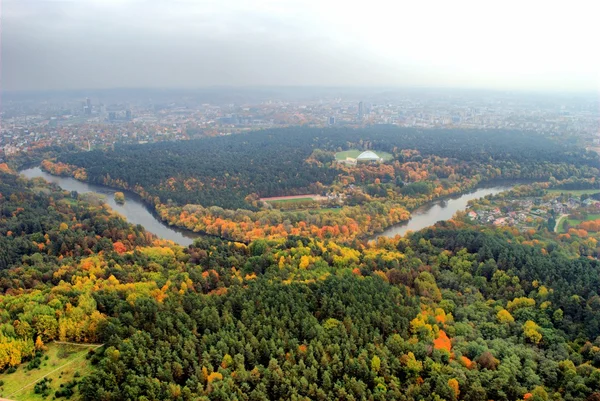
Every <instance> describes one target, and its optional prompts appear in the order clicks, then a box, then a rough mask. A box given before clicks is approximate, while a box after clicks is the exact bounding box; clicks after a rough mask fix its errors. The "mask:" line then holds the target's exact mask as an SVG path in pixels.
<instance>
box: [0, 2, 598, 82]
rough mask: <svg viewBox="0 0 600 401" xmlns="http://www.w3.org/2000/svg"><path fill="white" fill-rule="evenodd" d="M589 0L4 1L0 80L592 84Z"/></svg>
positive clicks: (594, 48)
mask: <svg viewBox="0 0 600 401" xmlns="http://www.w3.org/2000/svg"><path fill="white" fill-rule="evenodd" d="M596 3H597V2H596V1H594V0H588V1H580V0H571V1H569V2H566V1H557V0H543V1H538V0H503V1H482V0H451V1H450V0H442V1H436V0H421V1H414V0H409V1H404V0H395V1H394V0H385V1H382V0H289V1H274V0H248V1H246V0H214V1H213V0H162V1H159V0H2V2H1V9H0V12H1V18H2V31H1V47H0V56H1V80H0V85H1V88H2V90H3V91H22V90H71V89H92V88H127V87H132V88H134V87H135V88H199V87H205V86H221V85H229V86H281V85H284V86H308V85H310V86H354V87H368V86H378V87H428V88H477V89H500V90H528V91H529V90H534V91H561V92H565V91H566V92H583V91H585V92H591V91H594V92H597V91H599V90H600V52H599V51H598V49H599V48H600V46H599V43H598V42H599V41H600V24H599V23H598V5H597V4H596Z"/></svg>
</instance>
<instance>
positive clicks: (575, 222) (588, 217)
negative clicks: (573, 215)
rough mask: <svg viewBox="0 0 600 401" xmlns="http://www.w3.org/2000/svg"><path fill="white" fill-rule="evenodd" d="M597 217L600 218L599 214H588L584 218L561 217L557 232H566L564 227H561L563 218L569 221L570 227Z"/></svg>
mask: <svg viewBox="0 0 600 401" xmlns="http://www.w3.org/2000/svg"><path fill="white" fill-rule="evenodd" d="M598 219H600V214H588V216H587V219H585V220H578V219H570V218H568V217H565V218H564V219H561V221H560V222H559V223H558V232H559V233H561V234H563V233H565V232H566V231H565V229H564V228H563V224H564V222H565V220H566V221H568V222H569V225H570V226H571V227H575V226H577V225H578V224H581V223H582V222H584V221H590V220H598Z"/></svg>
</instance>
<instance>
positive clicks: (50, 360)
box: [0, 343, 99, 401]
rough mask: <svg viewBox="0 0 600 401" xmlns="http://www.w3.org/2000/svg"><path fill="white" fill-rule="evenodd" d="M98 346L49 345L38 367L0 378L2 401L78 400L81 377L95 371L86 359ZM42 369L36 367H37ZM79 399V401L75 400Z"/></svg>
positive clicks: (33, 363) (21, 368) (28, 366)
mask: <svg viewBox="0 0 600 401" xmlns="http://www.w3.org/2000/svg"><path fill="white" fill-rule="evenodd" d="M98 346H99V345H90V344H71V343H49V344H47V345H46V347H47V351H46V352H44V354H43V355H42V356H41V357H39V359H38V361H37V363H36V361H35V359H34V361H30V362H25V363H22V364H21V365H19V366H18V367H17V368H16V370H14V371H12V372H11V373H9V372H10V369H8V370H6V371H4V373H2V374H0V400H1V399H8V400H15V401H30V400H31V401H34V400H35V401H38V400H40V401H41V400H44V399H48V397H49V396H52V399H54V398H55V397H58V396H65V397H67V398H71V397H72V396H76V395H77V392H78V386H77V384H78V383H79V380H80V377H83V376H86V375H87V374H88V373H89V372H90V370H91V369H92V367H91V365H90V363H89V361H88V360H87V359H86V358H85V356H86V355H87V353H88V352H89V351H90V350H91V349H95V348H97V347H98ZM38 364H39V366H36V365H38ZM76 398H77V397H76Z"/></svg>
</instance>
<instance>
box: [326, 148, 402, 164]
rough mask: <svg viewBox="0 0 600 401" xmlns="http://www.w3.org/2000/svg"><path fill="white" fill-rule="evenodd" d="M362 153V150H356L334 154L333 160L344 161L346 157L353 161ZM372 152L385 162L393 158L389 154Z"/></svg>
mask: <svg viewBox="0 0 600 401" xmlns="http://www.w3.org/2000/svg"><path fill="white" fill-rule="evenodd" d="M362 152H364V150H358V149H350V150H345V151H343V152H338V153H336V154H335V159H336V160H346V158H347V157H352V158H354V159H355V158H357V157H358V155H360V154H361V153H362ZM373 152H375V154H377V156H379V157H381V158H383V160H385V161H388V160H392V159H393V158H394V156H392V154H391V153H387V152H381V151H378V150H374V151H373Z"/></svg>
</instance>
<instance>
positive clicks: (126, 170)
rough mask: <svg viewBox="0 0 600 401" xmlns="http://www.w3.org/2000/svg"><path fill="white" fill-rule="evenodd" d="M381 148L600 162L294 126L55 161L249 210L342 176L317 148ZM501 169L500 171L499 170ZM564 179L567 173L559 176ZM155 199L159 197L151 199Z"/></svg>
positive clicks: (528, 141) (463, 135)
mask: <svg viewBox="0 0 600 401" xmlns="http://www.w3.org/2000/svg"><path fill="white" fill-rule="evenodd" d="M353 147H357V148H361V149H376V150H381V151H385V152H388V153H391V154H393V155H394V156H395V158H396V159H397V160H398V161H399V162H400V163H402V162H404V156H403V155H402V153H401V152H402V151H403V150H407V149H410V150H416V151H417V152H419V153H420V155H421V156H422V157H427V156H432V155H435V156H438V157H442V158H450V159H453V160H454V159H456V160H459V161H461V162H464V163H469V164H494V162H496V163H502V164H506V163H512V164H517V165H519V166H520V167H521V170H522V171H527V170H531V171H533V170H534V168H532V167H533V166H537V165H539V164H541V163H552V164H560V163H566V164H569V165H575V166H583V165H585V166H591V167H595V168H598V167H600V164H599V163H598V158H597V157H593V156H592V155H590V154H587V153H585V152H584V151H582V150H580V149H578V148H576V147H573V146H570V145H568V144H564V143H558V142H556V141H553V140H550V139H548V138H545V137H542V136H538V135H534V134H531V133H527V134H524V133H520V132H516V131H490V132H486V131H483V132H481V131H460V130H416V129H401V128H396V127H386V126H378V127H372V128H364V129H356V130H354V129H346V128H338V129H336V128H331V129H313V128H303V127H293V128H286V129H271V130H263V131H256V132H251V133H246V134H240V135H230V136H223V137H216V138H205V139H198V140H191V141H183V142H180V141H178V142H161V143H155V144H144V145H120V146H119V145H116V146H115V149H114V150H112V151H92V152H80V153H66V154H63V155H61V156H59V157H58V161H59V162H61V163H65V164H67V165H73V166H76V167H79V168H83V169H84V170H85V172H86V173H87V179H88V180H89V181H90V182H92V183H98V184H110V185H111V186H118V187H122V188H125V189H131V190H136V192H142V193H141V194H144V193H147V195H148V197H149V198H151V199H152V200H153V202H152V203H154V204H156V203H162V204H166V203H168V202H174V203H175V204H177V205H179V206H183V205H186V204H198V205H201V206H204V207H208V206H219V207H222V208H225V209H238V208H241V209H250V210H253V209H254V208H253V206H252V205H251V204H250V203H249V202H248V201H247V200H246V197H247V196H248V195H251V194H257V195H258V196H259V197H271V196H282V195H297V194H305V193H314V192H315V191H319V190H321V191H322V190H323V186H328V185H330V184H331V183H332V182H333V181H334V180H335V178H336V177H337V176H338V174H339V172H338V171H337V169H336V168H332V164H333V167H335V163H332V162H333V154H330V155H329V156H327V154H325V155H324V157H322V158H320V159H319V160H315V162H314V163H310V162H309V159H310V156H311V154H313V152H314V151H315V150H316V149H319V150H324V151H329V152H332V151H338V150H343V149H349V148H353ZM495 167H496V166H495ZM556 178H558V179H566V178H568V176H564V177H560V176H559V177H556ZM154 198H158V199H156V200H155V199H154Z"/></svg>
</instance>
